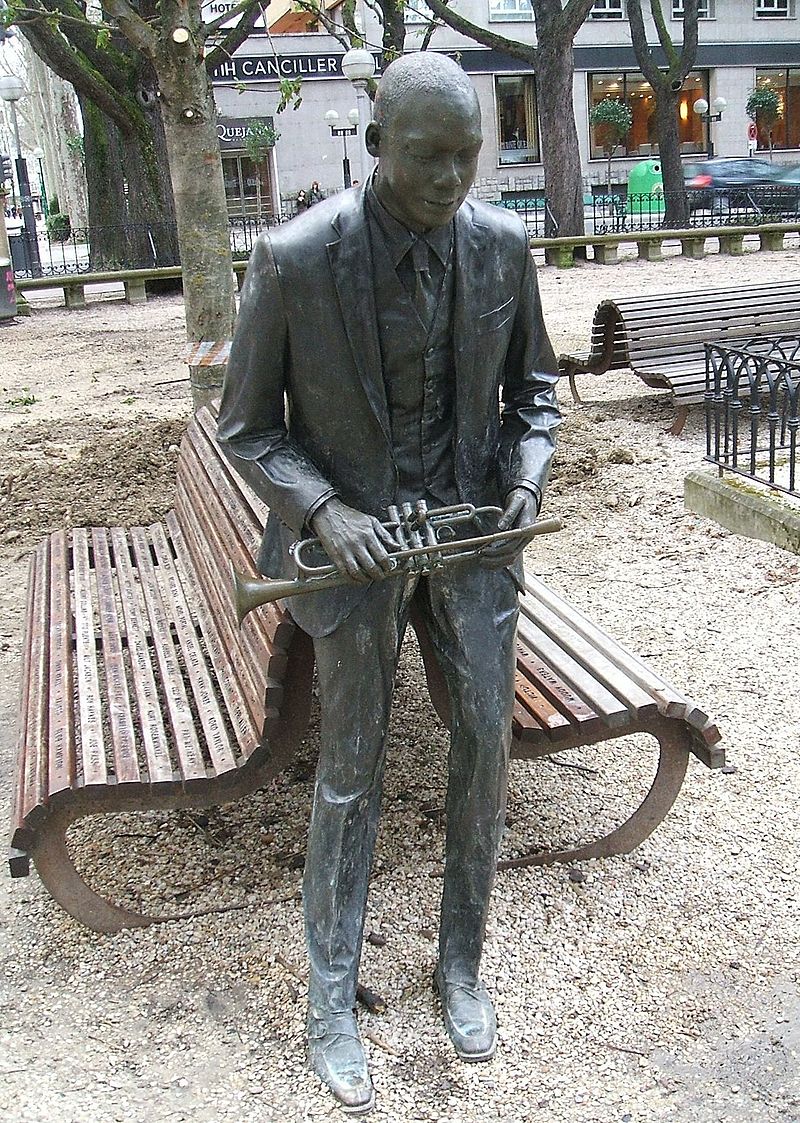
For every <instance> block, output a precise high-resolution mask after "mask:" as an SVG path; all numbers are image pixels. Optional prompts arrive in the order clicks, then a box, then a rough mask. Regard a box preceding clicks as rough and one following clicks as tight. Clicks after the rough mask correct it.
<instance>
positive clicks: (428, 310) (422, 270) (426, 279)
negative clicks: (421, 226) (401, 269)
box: [411, 238, 436, 327]
mask: <svg viewBox="0 0 800 1123" xmlns="http://www.w3.org/2000/svg"><path fill="white" fill-rule="evenodd" d="M429 253H430V250H429V249H428V243H427V242H426V241H425V239H424V238H417V239H415V241H414V243H413V245H412V246H411V262H412V264H413V266H414V307H415V308H416V310H417V313H418V314H419V318H420V319H421V320H422V322H423V324H425V326H426V327H430V324H431V322H432V320H433V315H434V311H435V309H436V293H435V291H434V287H433V280H432V278H431V270H430V259H429Z"/></svg>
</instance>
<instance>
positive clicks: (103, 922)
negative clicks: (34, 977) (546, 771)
mask: <svg viewBox="0 0 800 1123" xmlns="http://www.w3.org/2000/svg"><path fill="white" fill-rule="evenodd" d="M214 433H215V420H214V417H213V415H212V414H211V413H210V412H209V410H207V409H206V410H202V411H200V413H199V414H198V415H197V416H196V417H195V418H194V420H193V421H192V422H191V424H190V426H189V428H188V430H187V433H186V435H185V437H184V439H183V442H182V444H181V452H180V456H179V462H178V477H177V488H176V498H175V506H174V509H173V510H172V511H171V512H170V514H169V515H168V516H167V518H166V520H165V521H164V522H163V523H156V524H154V525H152V526H148V527H133V528H130V529H123V528H121V527H116V528H115V527H112V528H103V527H94V528H91V529H85V528H78V529H75V530H72V531H71V532H65V531H58V532H56V533H55V534H53V535H51V536H50V537H49V538H48V539H46V540H45V541H44V542H42V543H41V544H40V545H39V547H38V549H37V550H36V552H35V553H34V555H33V557H32V560H31V570H30V582H29V591H28V605H27V624H26V636H25V641H24V651H23V678H22V692H21V707H20V720H19V742H18V752H17V759H16V765H15V787H14V796H13V809H12V839H11V852H10V857H9V861H10V869H11V873H12V875H14V876H22V875H24V874H26V873H28V870H29V859H30V858H32V859H33V861H34V863H35V865H36V868H37V870H38V872H39V875H40V877H41V879H42V881H43V882H44V884H45V886H46V887H47V889H48V890H49V892H50V893H51V895H52V896H53V897H54V898H55V900H56V901H58V903H59V904H60V905H62V907H63V908H64V909H66V911H67V912H69V913H70V914H71V915H73V916H74V917H76V918H77V919H78V920H80V921H81V922H82V923H84V924H87V925H88V926H89V927H92V928H94V929H96V930H98V931H116V930H118V929H119V928H123V927H128V926H135V925H143V924H148V923H151V922H152V921H154V920H157V919H160V918H158V917H151V916H144V915H141V914H139V913H135V912H131V911H130V910H127V909H124V908H120V907H119V906H118V905H116V904H114V903H112V902H110V901H107V900H106V899H105V898H103V897H102V896H100V895H99V894H98V893H96V892H95V891H94V890H93V889H92V888H91V887H90V886H89V885H88V884H87V883H86V882H85V881H84V879H83V878H82V876H81V875H80V874H79V873H78V870H77V869H76V866H75V863H74V861H73V858H72V856H71V854H70V852H69V849H68V847H67V842H66V832H67V830H68V828H69V826H70V824H71V823H72V822H74V821H75V820H76V819H78V818H81V817H83V816H87V815H96V814H110V813H114V812H120V811H134V810H153V809H162V808H172V807H183V806H210V805H217V804H221V803H225V802H229V801H230V800H232V799H234V798H238V797H239V796H241V795H244V794H247V793H248V792H250V791H252V790H254V789H256V788H258V787H261V786H263V785H264V784H265V783H267V782H268V780H269V779H270V778H271V777H273V776H274V775H276V774H277V772H279V771H280V770H281V769H282V768H283V767H284V766H285V764H286V763H287V762H288V761H289V760H290V759H291V756H292V754H293V753H294V752H295V750H296V747H297V744H298V742H299V740H300V739H301V737H302V736H303V734H304V732H305V730H306V728H307V725H308V720H309V712H310V700H311V689H312V675H313V664H314V660H313V647H312V644H311V641H310V640H309V639H308V637H307V636H306V635H305V634H304V633H303V632H302V631H301V630H300V629H299V628H296V627H295V625H294V624H293V622H292V620H291V618H290V616H289V615H288V614H287V612H286V611H285V609H284V608H283V607H282V606H281V605H280V604H277V605H276V604H272V605H267V606H262V607H260V608H258V609H256V610H254V611H253V612H251V613H250V614H249V615H248V616H247V617H246V619H245V622H244V624H243V626H242V627H241V628H239V626H238V624H237V622H236V615H235V609H234V606H233V601H232V596H231V580H230V565H231V563H232V564H233V565H234V566H235V567H236V568H237V569H238V570H241V571H243V572H245V573H249V574H253V575H254V574H255V573H256V568H255V563H254V559H255V557H256V553H257V549H258V544H259V542H260V537H261V531H262V528H263V525H264V520H265V516H266V509H265V507H264V505H263V503H261V502H260V500H259V499H258V498H257V497H256V496H255V495H254V494H253V493H252V492H251V491H250V490H249V488H248V487H247V486H246V485H245V484H244V482H243V481H242V480H241V478H240V477H239V476H238V475H237V474H236V473H235V472H234V471H233V470H232V468H231V467H230V466H229V465H228V464H227V462H226V461H225V460H224V459H223V457H222V456H221V453H220V452H219V449H218V447H217V445H216V442H215V439H214ZM412 625H413V626H415V629H416V631H417V635H418V638H419V642H420V649H421V651H422V655H423V660H424V664H425V669H426V674H427V678H428V685H429V689H430V693H431V698H432V700H433V702H434V704H435V706H436V708H437V710H438V712H439V713H440V714H441V716H442V718H443V719H444V720H445V721H448V719H449V715H448V703H447V694H446V690H445V687H444V680H443V678H442V675H441V671H440V670H439V667H438V665H437V664H436V660H435V657H434V656H433V652H432V649H431V645H430V642H429V640H428V637H427V635H426V633H425V630H424V627H423V626H422V624H421V623H420V621H419V620H414V619H412ZM639 732H646V733H648V734H650V735H651V736H652V737H654V738H656V740H657V741H658V745H659V764H658V769H657V771H656V775H655V779H654V781H653V784H652V787H651V789H650V791H649V792H648V793H646V794H645V796H644V799H643V802H642V805H641V806H640V807H639V808H638V809H637V810H636V811H635V812H634V814H633V815H632V816H631V818H630V819H628V821H627V822H626V823H624V824H622V825H621V826H620V827H618V828H617V829H616V830H613V831H612V832H611V833H610V834H608V835H607V836H606V837H604V838H602V839H599V840H597V841H595V842H592V843H589V844H587V845H585V846H581V847H573V848H569V847H565V848H564V849H560V850H557V851H548V852H543V853H529V854H522V855H518V856H515V857H513V858H511V859H508V860H506V861H504V862H503V863H502V864H503V865H504V866H505V867H512V866H519V865H530V864H542V863H547V862H553V861H565V860H578V859H580V858H589V857H601V856H604V855H610V854H617V853H626V852H628V851H630V850H631V849H633V847H634V846H636V845H637V844H638V843H639V842H640V841H641V840H642V839H643V838H645V837H646V836H647V835H648V834H650V833H651V831H652V830H653V829H654V828H655V826H656V825H657V824H658V823H659V822H660V821H661V820H662V819H663V817H664V815H665V814H666V813H667V811H668V810H669V808H670V806H671V805H672V803H673V801H674V799H675V797H676V796H677V794H678V792H679V790H680V786H681V782H682V780H683V777H684V774H685V771H686V767H687V762H688V759H689V756H690V754H691V753H693V754H694V755H695V756H697V757H698V758H699V759H700V760H702V761H703V763H704V764H706V765H707V766H709V767H718V766H720V765H721V764H722V763H723V762H724V754H723V752H722V750H721V748H720V747H719V744H718V742H719V740H720V735H719V732H718V730H717V728H716V726H715V725H714V724H713V722H712V721H711V720H710V719H709V717H708V716H707V715H706V714H705V713H704V712H703V711H702V710H701V709H700V708H699V707H698V706H696V705H695V704H694V703H692V702H691V701H690V700H689V699H687V698H686V697H685V696H684V695H683V694H682V693H681V692H680V691H678V690H677V689H675V688H674V687H672V686H670V685H669V684H668V683H666V682H665V681H664V680H662V679H661V678H660V677H659V676H658V675H656V674H655V672H654V671H653V670H652V669H650V668H649V667H648V666H647V665H646V664H645V663H643V662H642V661H641V660H639V659H637V658H636V657H635V656H633V655H631V654H630V653H629V652H627V651H625V650H624V649H623V648H622V647H620V646H619V645H618V644H617V643H616V642H615V641H614V640H612V639H611V638H610V637H608V636H607V635H605V634H604V633H603V632H602V631H601V630H600V629H599V628H598V627H596V625H594V624H592V623H591V621H589V620H588V619H587V618H586V617H585V616H583V615H582V614H581V613H579V612H578V611H577V610H576V609H574V608H572V607H571V606H570V605H569V604H568V603H567V602H566V601H565V600H564V599H563V598H561V597H559V596H558V595H557V594H555V593H554V592H553V591H552V590H550V589H548V588H547V586H546V585H545V584H544V583H543V582H541V581H540V580H538V578H535V577H533V576H529V578H528V585H527V590H526V593H525V595H524V596H522V598H521V615H520V624H519V629H518V658H517V676H516V704H515V710H514V719H513V729H512V736H513V745H512V755H513V756H515V757H519V758H522V759H532V758H536V757H541V756H547V755H549V754H552V753H556V752H560V751H562V750H564V749H569V748H576V747H581V746H587V745H595V744H599V743H600V742H603V741H609V740H615V739H617V738H619V737H622V736H625V735H626V734H629V733H639Z"/></svg>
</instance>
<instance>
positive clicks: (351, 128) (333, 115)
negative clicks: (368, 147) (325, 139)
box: [325, 109, 358, 187]
mask: <svg viewBox="0 0 800 1123" xmlns="http://www.w3.org/2000/svg"><path fill="white" fill-rule="evenodd" d="M347 120H348V121H349V122H350V124H349V125H341V126H340V125H339V114H338V113H337V112H336V110H335V109H329V110H328V112H327V113H326V114H325V122H326V124H327V125H328V126H329V128H330V130H331V136H340V137H341V138H342V179H343V180H344V185H345V187H350V185H351V184H352V182H353V181H352V179H351V178H350V161H349V159H348V157H347V138H348V137H349V136H355V135H356V134H357V133H358V110H357V109H351V110H350V112H349V113H348V114H347Z"/></svg>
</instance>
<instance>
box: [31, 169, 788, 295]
mask: <svg viewBox="0 0 800 1123" xmlns="http://www.w3.org/2000/svg"><path fill="white" fill-rule="evenodd" d="M687 196H688V199H689V205H690V206H689V228H690V229H702V228H703V227H710V226H726V227H731V228H733V229H735V228H736V227H737V226H758V225H761V224H762V223H765V222H780V221H782V220H784V221H795V220H798V219H800V186H798V187H787V188H778V187H769V188H747V189H744V188H736V190H735V191H731V190H717V191H711V190H710V189H708V188H701V189H699V190H697V191H691V190H690V191H688V192H687ZM667 202H668V199H667V198H666V197H665V196H664V195H663V194H657V193H655V192H654V193H652V194H629V195H623V194H618V195H617V194H615V195H594V196H592V199H591V202H587V204H586V206H585V207H584V226H585V233H586V234H587V235H588V236H590V237H591V236H592V235H602V234H621V233H637V232H639V231H643V232H644V231H657V230H660V229H663V228H664V227H665V222H666V219H665V215H666V214H667V213H668V212H667V208H666V203H667ZM495 205H496V206H499V207H505V208H506V209H507V210H513V211H515V212H516V213H517V214H518V215H519V217H520V218H521V219H522V221H523V222H524V223H525V226H526V228H527V230H528V234H529V235H530V237H531V238H555V237H558V234H559V230H558V223H557V222H556V220H555V217H554V215H553V211H552V208H551V206H550V202H549V200H548V199H547V198H545V196H544V193H543V192H542V193H541V195H536V196H535V197H526V196H510V197H507V198H505V199H501V200H499V201H497V202H496V203H495ZM288 217H291V216H288V215H287V216H285V218H284V219H276V218H275V217H274V216H272V215H262V216H258V217H257V216H253V215H234V216H231V218H230V244H231V251H232V252H233V255H234V258H235V259H236V260H243V259H246V258H247V257H248V256H249V255H250V251H251V250H252V248H253V243H254V241H255V240H256V238H257V237H258V235H259V234H260V233H261V231H262V230H264V229H266V228H267V227H269V226H274V225H276V224H277V223H278V222H280V221H285V219H286V218H288ZM10 241H11V255H12V262H13V266H14V272H15V274H16V276H17V277H34V276H42V277H62V276H65V275H68V274H73V273H91V272H106V271H108V270H115V269H152V268H158V267H161V266H171V265H179V264H180V255H179V252H178V235H177V228H176V225H175V223H174V222H161V223H141V224H129V225H126V226H123V225H120V226H103V227H88V228H76V229H70V228H69V227H67V229H66V231H65V232H64V233H63V234H62V235H61V236H59V237H54V236H52V235H51V234H49V233H47V232H46V231H44V230H42V231H41V232H40V233H39V236H38V249H39V262H38V263H34V262H33V261H32V260H31V258H32V255H31V253H30V248H29V247H28V246H27V245H26V243H25V239H24V237H23V235H22V234H16V235H14V234H13V233H12V236H11V238H10Z"/></svg>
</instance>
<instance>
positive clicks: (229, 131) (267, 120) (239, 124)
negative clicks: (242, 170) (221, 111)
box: [217, 117, 274, 148]
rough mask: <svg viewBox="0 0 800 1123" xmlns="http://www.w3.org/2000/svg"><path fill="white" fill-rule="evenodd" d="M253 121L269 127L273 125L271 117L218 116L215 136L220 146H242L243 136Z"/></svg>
mask: <svg viewBox="0 0 800 1123" xmlns="http://www.w3.org/2000/svg"><path fill="white" fill-rule="evenodd" d="M253 121H260V122H263V123H264V124H265V125H269V127H270V128H272V127H274V121H273V119H272V118H271V117H219V118H218V119H217V136H218V137H219V146H220V148H244V142H245V138H246V137H247V134H248V132H249V131H250V125H251V124H252V123H253Z"/></svg>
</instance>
